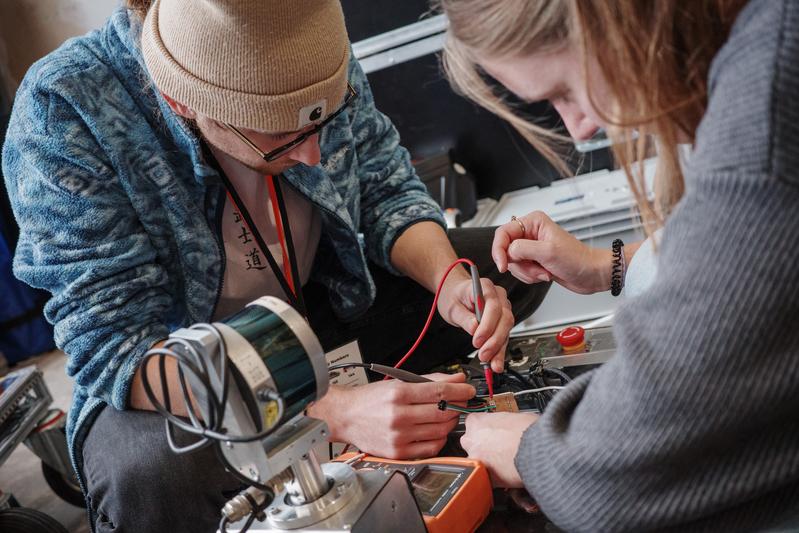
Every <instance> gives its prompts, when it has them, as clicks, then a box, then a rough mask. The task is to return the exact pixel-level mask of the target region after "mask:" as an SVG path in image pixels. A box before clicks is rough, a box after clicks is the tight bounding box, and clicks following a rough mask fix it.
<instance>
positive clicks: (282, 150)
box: [225, 82, 358, 162]
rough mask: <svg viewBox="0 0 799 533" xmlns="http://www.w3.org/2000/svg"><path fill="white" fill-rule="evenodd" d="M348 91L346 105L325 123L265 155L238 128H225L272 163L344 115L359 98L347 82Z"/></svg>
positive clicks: (229, 125)
mask: <svg viewBox="0 0 799 533" xmlns="http://www.w3.org/2000/svg"><path fill="white" fill-rule="evenodd" d="M347 91H348V92H347V96H346V98H344V103H343V104H341V107H339V108H338V109H337V110H336V111H334V112H333V113H331V114H329V115H328V116H327V117H325V119H324V120H323V121H321V122H319V123H318V124H316V125H315V126H314V127H313V128H311V129H309V130H308V131H305V132H303V133H300V134H299V135H298V136H297V137H296V138H295V139H294V140H293V141H290V142H288V143H286V144H284V145H282V146H279V147H277V148H275V149H274V150H272V151H270V152H266V153H264V151H263V150H261V149H260V148H258V146H257V145H256V144H255V143H254V142H252V141H251V140H250V139H248V138H247V136H246V135H244V134H243V133H242V132H241V131H239V130H238V128H236V127H235V126H233V125H231V124H227V123H225V126H226V127H227V128H228V129H229V130H230V131H232V132H233V133H235V134H236V136H237V137H238V138H239V139H241V140H242V141H244V143H245V144H246V145H247V146H249V147H250V148H252V149H253V150H254V151H255V152H256V153H257V154H258V155H259V156H260V157H261V159H263V160H264V161H267V162H272V161H274V160H275V159H278V158H280V157H283V156H284V155H286V154H287V153H289V152H290V151H292V150H293V149H294V148H296V147H297V146H299V145H301V144H302V143H304V142H305V141H307V140H308V139H309V138H311V137H313V136H314V135H316V134H317V133H319V132H320V131H321V130H322V128H324V127H325V126H327V125H328V124H330V123H331V122H332V121H333V119H335V118H336V117H337V116H339V115H340V114H341V113H343V112H344V110H345V109H347V107H348V106H349V105H350V103H352V101H353V100H355V98H356V97H357V96H358V93H357V92H355V89H353V88H352V85H350V84H349V82H347Z"/></svg>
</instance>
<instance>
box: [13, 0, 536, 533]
mask: <svg viewBox="0 0 799 533" xmlns="http://www.w3.org/2000/svg"><path fill="white" fill-rule="evenodd" d="M150 4H151V2H148V1H142V0H138V1H135V2H133V1H131V2H129V5H128V6H125V7H122V8H120V9H119V10H117V11H116V12H115V13H114V14H113V16H112V17H111V18H110V19H109V21H108V22H107V24H106V25H105V26H104V27H102V28H100V29H99V30H97V31H94V32H92V33H90V34H88V35H86V36H84V37H80V38H76V39H72V40H70V41H68V42H67V43H65V44H64V45H63V46H62V47H61V48H59V49H58V50H56V51H55V52H53V53H52V54H50V55H48V56H47V57H45V58H44V59H42V60H41V61H39V62H37V63H36V64H35V65H34V66H33V67H32V68H31V69H30V71H29V72H28V74H27V75H26V77H25V79H24V81H23V83H22V84H21V86H20V89H19V92H18V94H17V96H16V102H15V106H14V111H13V116H12V119H11V122H10V126H9V130H8V137H7V142H6V144H5V146H4V150H3V170H4V174H5V177H6V181H7V185H8V191H9V196H10V199H11V203H12V205H13V209H14V212H15V216H16V217H17V220H18V222H19V225H20V228H21V233H20V239H19V244H18V247H17V250H16V256H15V263H14V268H15V273H16V275H17V276H18V277H19V278H20V279H22V280H24V281H25V282H27V283H28V284H30V285H32V286H34V287H40V288H44V289H46V290H48V291H50V292H51V293H52V299H51V300H50V301H49V302H48V304H47V306H46V316H47V318H48V320H49V321H51V322H52V323H53V324H54V326H55V337H56V342H57V344H58V346H59V347H60V348H62V349H63V350H64V352H66V354H67V356H68V364H67V372H68V373H69V375H70V376H72V377H73V378H74V380H75V388H74V394H73V404H72V407H71V409H70V412H69V418H68V428H67V430H68V442H69V446H70V452H71V456H72V461H73V464H74V465H75V468H76V470H77V472H78V474H79V479H80V481H81V485H82V487H83V489H84V492H85V494H86V495H87V502H88V504H89V511H90V519H91V522H92V527H93V528H95V529H96V530H97V531H107V530H116V531H121V530H131V531H188V530H191V531H201V530H204V529H208V530H210V529H212V528H213V527H214V526H215V524H216V522H217V521H218V517H219V509H220V507H221V505H222V504H223V503H224V501H225V500H226V499H227V498H228V497H229V496H230V495H231V494H232V493H235V491H237V490H238V489H239V488H240V487H239V482H238V481H237V480H236V479H235V478H233V477H232V476H230V475H229V474H227V473H226V472H224V470H223V468H222V466H221V465H220V464H219V463H218V461H217V459H216V457H214V455H213V453H211V451H210V449H205V450H201V451H199V452H197V453H195V454H191V455H188V456H176V455H173V454H171V452H170V451H169V449H168V447H167V445H166V441H165V436H164V431H163V421H162V419H161V417H160V416H158V415H157V414H155V413H153V412H152V405H151V404H150V402H149V401H148V400H147V398H146V395H144V394H143V388H142V381H141V374H140V372H139V371H138V370H137V368H138V365H139V363H140V361H141V359H142V357H143V355H144V354H145V352H147V351H148V350H149V349H150V348H152V347H153V346H155V345H157V344H158V343H159V342H160V341H162V340H163V339H165V338H166V337H167V336H168V335H169V333H170V331H174V330H175V329H177V328H180V327H185V326H188V325H190V324H192V323H196V322H206V321H212V320H218V319H220V318H223V317H225V316H227V315H229V314H231V313H233V312H235V311H236V310H238V309H240V308H242V307H243V306H244V305H246V304H247V303H248V302H249V301H252V300H254V299H256V298H257V297H259V296H262V295H265V294H271V295H274V296H278V297H281V298H284V299H287V300H289V301H291V302H293V303H295V304H297V305H300V302H299V299H298V298H296V297H293V296H292V295H290V294H287V292H286V290H285V289H284V285H283V284H282V283H281V280H280V277H281V276H283V278H284V280H283V281H287V279H288V278H290V277H293V278H294V279H292V280H291V282H292V283H294V284H295V287H296V286H297V285H300V286H301V287H302V290H300V291H299V292H300V293H301V294H302V295H303V296H304V298H303V299H304V306H302V308H301V309H300V310H301V311H302V310H304V311H305V312H306V316H307V317H308V319H309V320H310V323H311V325H312V326H313V328H314V330H315V331H316V332H317V334H318V335H319V337H320V340H321V341H322V344H323V346H324V347H325V348H326V349H330V348H333V347H335V346H337V345H339V344H343V343H345V342H348V341H351V340H353V339H356V338H357V339H358V340H359V341H360V344H361V350H362V352H363V356H364V358H365V359H366V360H367V361H373V362H385V363H390V364H393V363H394V362H396V360H397V359H398V358H399V356H400V355H401V354H402V353H404V351H405V350H406V349H407V347H408V346H409V345H410V343H411V341H412V340H413V338H414V337H415V335H416V334H417V333H418V330H419V328H420V327H421V325H422V322H423V320H424V316H425V313H426V312H427V308H428V306H429V305H430V302H431V295H430V291H432V290H434V289H435V288H436V286H437V285H438V283H439V281H440V279H441V278H442V276H443V273H444V272H445V270H446V269H447V267H448V266H449V265H450V263H452V262H453V261H454V260H455V259H456V258H457V257H458V256H457V255H456V252H455V249H453V244H454V245H455V247H456V248H457V249H458V252H459V253H461V254H465V255H467V256H469V257H472V258H473V259H475V260H477V261H478V263H479V264H481V265H485V266H486V267H487V269H489V268H490V267H491V266H492V262H491V261H490V258H489V256H488V254H489V253H490V239H491V236H492V231H491V230H488V231H484V232H480V231H475V232H472V233H468V232H465V233H461V234H460V237H459V238H456V235H455V234H451V235H450V236H448V234H447V233H446V231H445V225H444V222H443V219H442V216H441V212H440V209H439V207H438V206H437V205H436V204H435V203H434V201H433V200H432V199H431V198H430V197H429V196H428V194H427V193H426V190H425V188H424V185H423V184H422V183H421V181H420V180H419V179H418V177H417V176H416V174H415V172H414V170H413V167H412V166H411V163H410V158H409V154H408V152H407V151H406V150H405V149H404V148H402V147H401V146H400V144H399V136H398V134H397V131H396V129H395V128H394V127H393V126H392V124H391V122H390V121H389V120H388V118H386V117H385V116H384V115H382V114H381V113H380V112H378V111H377V110H376V109H375V106H374V102H373V98H372V95H371V92H370V89H369V85H368V83H367V80H366V78H365V76H364V74H363V72H362V71H361V69H360V67H359V66H358V63H357V61H356V60H355V59H354V58H353V57H352V52H351V49H350V44H349V41H348V38H347V33H346V29H345V26H344V18H343V14H342V10H341V6H340V5H339V3H338V2H336V1H330V0H325V1H314V2H307V1H303V2H285V1H277V0H270V1H256V0H250V1H241V2H236V3H231V2H223V1H221V0H208V1H204V2H194V1H189V0H156V1H154V2H152V5H150ZM276 189H279V190H281V191H282V194H283V198H284V207H285V209H286V214H287V220H286V221H283V220H282V217H281V216H280V213H279V209H278V207H279V206H276V205H275V204H276V202H273V201H272V198H274V197H275V196H274V194H275V190H276ZM232 192H235V193H237V196H238V198H239V199H240V202H241V203H242V204H243V205H238V204H237V203H236V202H234V201H232V199H231V198H232V196H230V193H232ZM245 213H249V214H251V216H252V219H251V220H252V222H253V224H252V225H253V226H254V227H251V225H250V224H247V223H245V222H246V221H242V216H243V215H244V214H245ZM283 224H288V225H289V228H290V229H291V233H292V234H293V240H294V245H295V246H294V250H293V253H290V251H289V250H286V249H285V247H284V245H282V244H281V243H282V242H285V239H281V234H282V233H284V232H283V230H284V229H285V228H283V227H282V225H283ZM256 231H257V232H259V233H260V234H261V235H262V236H263V239H262V240H263V242H265V243H266V247H267V248H268V250H264V249H262V248H261V246H259V244H258V242H257V240H256V239H255V238H254V233H255V232H256ZM451 240H452V243H451V242H450V241H451ZM469 246H471V247H472V248H471V249H469ZM267 254H271V255H272V256H273V257H274V259H275V261H276V262H277V263H278V265H279V266H280V268H278V269H277V272H273V271H272V269H271V268H269V265H268V262H267V257H266V255H267ZM480 257H484V260H483V261H480ZM291 262H293V263H294V265H293V266H294V267H295V269H294V271H293V272H292V269H290V268H289V264H290V263H291ZM485 273H486V275H491V276H494V279H495V280H497V282H498V284H499V283H500V282H501V283H502V284H503V285H504V286H505V287H506V288H508V289H509V290H511V291H513V290H514V289H520V288H521V287H520V284H519V285H517V284H514V283H513V281H511V280H510V278H509V277H504V278H501V277H500V276H499V274H498V273H497V272H496V270H495V269H494V270H493V271H491V273H490V274H489V270H485ZM400 275H404V276H405V277H400ZM482 285H483V292H484V294H485V312H484V317H483V320H482V322H481V323H480V324H479V325H478V323H477V321H476V320H475V317H474V312H473V310H472V305H473V302H472V293H471V287H470V282H469V278H468V276H467V274H466V271H465V270H462V269H456V270H455V271H453V273H452V275H450V277H449V278H448V279H447V281H446V283H445V284H444V286H443V291H442V294H441V298H440V300H439V304H438V311H439V315H440V317H439V318H437V319H436V320H437V322H435V323H434V324H433V326H432V331H431V335H432V336H433V341H434V342H431V343H428V344H427V345H425V346H423V348H422V349H421V350H420V352H419V353H417V354H416V355H415V356H414V358H413V359H411V360H410V361H409V363H408V368H410V369H411V370H424V369H426V368H430V367H432V366H433V365H434V364H435V363H436V362H440V361H442V360H443V359H445V358H450V357H452V356H455V355H462V354H465V353H467V352H469V351H471V350H472V349H474V348H477V349H478V350H479V356H480V358H481V359H482V360H485V361H492V364H493V365H494V368H495V369H496V370H501V367H502V359H503V357H504V352H505V344H506V342H507V338H508V334H509V330H510V328H511V327H512V326H513V323H514V312H515V313H516V315H517V317H520V316H524V315H527V314H529V313H530V312H532V309H533V308H534V307H535V306H536V305H537V304H538V303H539V302H540V299H541V298H542V297H543V293H544V292H545V291H541V290H536V291H530V290H529V289H526V288H525V289H522V290H521V292H518V290H517V292H518V294H519V297H518V298H516V297H514V296H513V295H512V299H513V300H514V306H515V307H514V308H513V309H512V307H511V304H510V302H509V300H508V297H507V293H506V289H505V288H503V287H502V286H500V285H495V284H494V283H493V282H492V281H491V280H489V279H486V278H484V279H483V280H482ZM295 300H296V301H295ZM451 325H454V326H457V327H458V328H454V327H451ZM153 366H154V365H153ZM167 374H168V375H167V378H168V380H169V382H170V383H173V384H174V383H176V381H175V379H176V378H175V369H174V367H167ZM436 379H437V380H438V381H437V382H435V383H431V384H404V383H398V382H396V381H390V382H389V381H386V382H375V383H371V384H369V385H365V386H363V387H358V388H354V389H339V388H335V387H334V388H332V389H331V391H330V392H329V393H328V394H327V396H325V398H324V399H323V400H321V401H320V402H318V403H317V404H316V405H313V406H312V407H311V408H310V409H309V414H311V415H312V416H316V417H319V418H321V419H323V420H325V421H326V422H327V423H328V425H329V427H330V432H331V438H332V439H333V440H336V441H343V442H351V443H353V444H355V445H357V446H358V447H359V448H360V449H362V450H364V451H368V452H371V453H375V454H380V455H384V456H388V457H398V458H399V457H420V456H429V455H432V454H435V453H436V452H437V451H438V450H439V449H440V448H441V446H442V445H443V444H444V442H445V439H446V435H447V433H448V432H449V431H450V430H451V429H452V428H453V427H454V425H455V423H456V422H457V418H456V417H454V416H452V415H451V414H450V413H448V412H446V413H445V412H443V411H440V410H438V409H437V408H436V402H437V401H438V400H440V399H447V400H451V401H457V400H466V399H468V398H469V397H471V396H472V395H473V394H474V389H473V388H472V387H471V386H469V385H467V384H465V383H461V382H459V381H462V379H460V380H459V379H458V378H454V377H444V376H437V377H436ZM173 390H174V388H173ZM174 405H176V403H175V402H173V406H174ZM174 410H175V412H176V413H177V414H181V413H185V407H183V406H182V405H181V404H180V402H177V406H176V407H174ZM178 509H179V510H178Z"/></svg>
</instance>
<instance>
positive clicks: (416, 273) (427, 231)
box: [391, 221, 469, 292]
mask: <svg viewBox="0 0 799 533" xmlns="http://www.w3.org/2000/svg"><path fill="white" fill-rule="evenodd" d="M457 258H458V256H457V255H456V254H455V250H454V249H453V248H452V245H451V244H450V242H449V238H448V237H447V234H446V232H445V231H444V230H443V229H442V228H441V226H439V225H438V224H436V223H435V222H430V221H423V222H419V223H417V224H414V225H413V226H411V227H409V228H408V229H406V230H405V231H404V232H403V233H402V235H400V237H399V238H398V239H397V241H396V242H395V243H394V247H393V248H392V249H391V264H392V265H393V266H394V268H396V269H397V270H399V271H400V272H402V273H403V274H405V275H406V276H408V277H409V278H411V279H413V280H414V281H416V282H417V283H419V284H420V285H422V286H424V287H426V288H427V289H428V290H429V291H431V292H434V291H435V290H436V288H437V287H438V284H439V283H440V282H441V278H442V277H443V276H444V273H445V272H446V270H447V268H449V266H450V265H451V264H452V263H453V262H454V261H455V260H456V259H457ZM468 277H469V275H468V274H467V273H466V271H465V270H464V269H462V268H456V269H455V270H453V271H452V273H451V274H450V276H449V278H448V280H453V281H454V280H456V279H468Z"/></svg>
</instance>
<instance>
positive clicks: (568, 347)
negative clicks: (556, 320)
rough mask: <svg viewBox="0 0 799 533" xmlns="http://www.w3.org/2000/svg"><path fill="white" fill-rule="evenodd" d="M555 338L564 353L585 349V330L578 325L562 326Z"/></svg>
mask: <svg viewBox="0 0 799 533" xmlns="http://www.w3.org/2000/svg"><path fill="white" fill-rule="evenodd" d="M555 338H556V339H557V341H558V343H559V344H560V347H561V349H562V350H563V353H565V354H571V353H579V352H583V351H585V330H584V329H583V328H581V327H580V326H569V327H568V328H564V329H562V330H560V333H558V335H557V336H556V337H555Z"/></svg>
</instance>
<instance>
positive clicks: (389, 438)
mask: <svg viewBox="0 0 799 533" xmlns="http://www.w3.org/2000/svg"><path fill="white" fill-rule="evenodd" d="M426 377H428V378H430V379H432V380H434V382H433V383H404V382H402V381H398V380H395V379H392V380H388V381H377V382H375V383H370V384H369V385H364V386H362V387H354V388H340V387H331V389H330V391H329V392H328V393H327V395H325V397H324V398H322V400H320V401H319V402H317V403H316V404H315V405H313V406H312V407H311V408H310V409H309V410H308V413H309V414H310V415H311V416H313V417H316V418H321V419H323V420H324V421H325V422H327V424H328V426H329V428H330V433H331V435H330V440H332V441H335V442H349V443H351V444H353V445H355V446H357V447H358V449H360V450H361V451H363V452H366V453H369V454H372V455H377V456H380V457H386V458H389V459H415V458H420V457H432V456H434V455H435V454H437V453H438V451H439V450H441V448H442V447H443V446H444V444H445V443H446V441H447V435H448V434H449V432H450V431H452V430H453V429H454V428H455V426H456V425H457V424H458V413H457V412H455V411H442V410H440V409H439V408H438V402H439V401H440V400H446V401H448V402H465V401H467V400H468V399H469V398H471V397H473V396H474V394H475V390H474V387H472V386H471V385H467V384H466V383H464V381H465V379H466V378H465V376H464V375H463V374H452V375H450V374H429V375H427V376H426Z"/></svg>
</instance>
